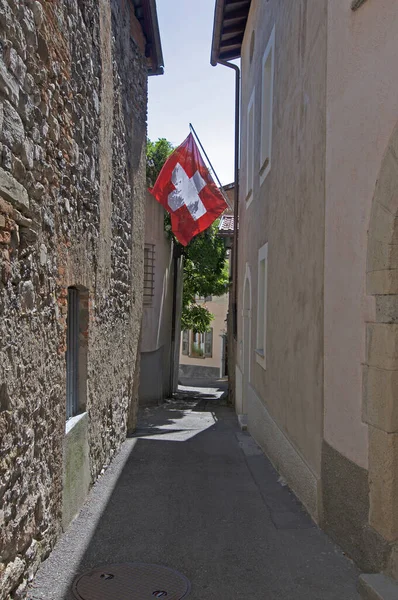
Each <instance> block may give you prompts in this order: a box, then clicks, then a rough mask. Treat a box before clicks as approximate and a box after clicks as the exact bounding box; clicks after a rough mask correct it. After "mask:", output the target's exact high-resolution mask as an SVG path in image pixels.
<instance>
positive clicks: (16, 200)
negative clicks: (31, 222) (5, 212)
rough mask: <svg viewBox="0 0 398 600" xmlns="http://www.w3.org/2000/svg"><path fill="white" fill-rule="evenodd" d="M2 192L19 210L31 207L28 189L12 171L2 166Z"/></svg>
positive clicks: (0, 191)
mask: <svg viewBox="0 0 398 600" xmlns="http://www.w3.org/2000/svg"><path fill="white" fill-rule="evenodd" d="M0 194H1V195H2V196H3V198H4V199H5V200H8V201H9V202H11V204H12V205H13V206H15V207H16V208H18V209H19V210H22V211H24V210H26V209H29V196H28V192H27V191H26V189H25V188H24V187H23V186H22V185H21V184H20V183H18V181H17V180H16V179H14V177H13V176H12V175H10V173H8V172H7V171H4V169H1V168H0Z"/></svg>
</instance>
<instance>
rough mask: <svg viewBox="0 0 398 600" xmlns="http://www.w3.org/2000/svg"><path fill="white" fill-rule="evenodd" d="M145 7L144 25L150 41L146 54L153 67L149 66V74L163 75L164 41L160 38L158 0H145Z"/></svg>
mask: <svg viewBox="0 0 398 600" xmlns="http://www.w3.org/2000/svg"><path fill="white" fill-rule="evenodd" d="M143 7H144V23H143V27H144V30H145V35H146V38H147V43H148V44H147V45H148V48H147V51H146V54H147V56H148V58H149V59H150V63H151V67H149V68H148V75H162V74H163V72H164V69H163V67H164V61H163V52H162V42H161V39H160V30H159V21H158V13H157V9H156V0H144V2H143Z"/></svg>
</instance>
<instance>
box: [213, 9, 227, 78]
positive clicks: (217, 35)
mask: <svg viewBox="0 0 398 600" xmlns="http://www.w3.org/2000/svg"><path fill="white" fill-rule="evenodd" d="M224 6H225V0H216V7H215V9H214V25H213V40H212V45H211V56H210V64H211V66H212V67H215V66H217V64H218V55H219V53H220V40H221V28H222V24H223V19H224ZM215 40H218V42H217V45H216V42H215Z"/></svg>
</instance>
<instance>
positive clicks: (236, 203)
mask: <svg viewBox="0 0 398 600" xmlns="http://www.w3.org/2000/svg"><path fill="white" fill-rule="evenodd" d="M212 64H213V66H215V65H216V64H219V65H223V66H224V67H229V68H230V69H233V70H234V71H235V190H234V238H233V239H234V243H233V247H232V323H233V335H234V338H235V340H236V339H237V337H238V313H237V310H238V309H237V307H238V232H239V229H238V218H239V126H240V69H239V67H238V66H237V65H234V64H232V63H230V62H227V61H225V60H220V59H218V60H217V62H216V63H213V62H212Z"/></svg>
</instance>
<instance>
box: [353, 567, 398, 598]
mask: <svg viewBox="0 0 398 600" xmlns="http://www.w3.org/2000/svg"><path fill="white" fill-rule="evenodd" d="M358 591H359V594H360V596H361V598H362V600H396V599H397V598H398V583H397V582H396V581H394V580H393V579H390V577H387V576H386V575H383V573H374V574H370V575H361V576H360V577H359V580H358Z"/></svg>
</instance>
